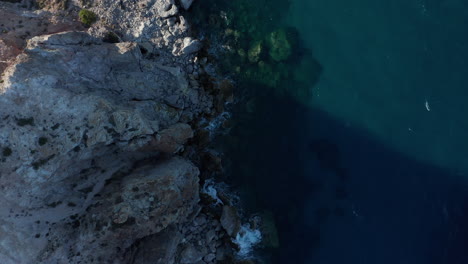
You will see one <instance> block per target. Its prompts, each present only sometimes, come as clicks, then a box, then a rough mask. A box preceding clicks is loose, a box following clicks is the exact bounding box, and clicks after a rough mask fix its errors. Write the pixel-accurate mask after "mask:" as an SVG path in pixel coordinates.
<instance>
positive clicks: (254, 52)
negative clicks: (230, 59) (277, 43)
mask: <svg viewBox="0 0 468 264" xmlns="http://www.w3.org/2000/svg"><path fill="white" fill-rule="evenodd" d="M262 50H263V45H262V42H261V41H257V42H255V43H254V44H253V45H252V47H250V49H249V52H248V58H249V61H250V62H252V63H255V62H258V60H259V59H260V55H261V53H262Z"/></svg>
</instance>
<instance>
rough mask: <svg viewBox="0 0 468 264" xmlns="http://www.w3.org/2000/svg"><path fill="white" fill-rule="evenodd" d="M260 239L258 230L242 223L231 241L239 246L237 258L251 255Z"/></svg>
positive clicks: (260, 235)
mask: <svg viewBox="0 0 468 264" xmlns="http://www.w3.org/2000/svg"><path fill="white" fill-rule="evenodd" d="M261 240H262V234H261V233H260V230H257V229H252V228H250V224H244V225H242V226H241V228H240V230H239V233H237V235H236V238H235V239H233V242H234V243H235V244H236V245H237V246H238V247H239V252H237V254H238V256H239V258H241V259H242V258H248V257H252V256H251V255H252V251H253V249H254V246H255V245H257V244H258V243H260V241H261Z"/></svg>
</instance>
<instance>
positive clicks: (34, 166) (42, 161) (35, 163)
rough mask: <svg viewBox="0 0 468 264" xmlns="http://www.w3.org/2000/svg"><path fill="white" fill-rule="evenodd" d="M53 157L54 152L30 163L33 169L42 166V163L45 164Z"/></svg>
mask: <svg viewBox="0 0 468 264" xmlns="http://www.w3.org/2000/svg"><path fill="white" fill-rule="evenodd" d="M54 157H55V154H54V155H50V156H49V157H47V158H45V159H40V160H38V161H35V162H33V163H32V164H31V165H32V166H33V169H35V170H38V169H39V167H41V166H43V165H44V164H46V163H47V162H48V161H49V160H51V159H53V158H54Z"/></svg>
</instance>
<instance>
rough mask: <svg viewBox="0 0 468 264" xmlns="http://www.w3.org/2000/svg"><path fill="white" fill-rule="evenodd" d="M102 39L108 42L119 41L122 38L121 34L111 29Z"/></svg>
mask: <svg viewBox="0 0 468 264" xmlns="http://www.w3.org/2000/svg"><path fill="white" fill-rule="evenodd" d="M102 41H104V42H106V43H119V42H120V39H119V36H117V34H115V33H114V32H111V31H109V32H107V33H106V35H105V36H104V38H103V39H102Z"/></svg>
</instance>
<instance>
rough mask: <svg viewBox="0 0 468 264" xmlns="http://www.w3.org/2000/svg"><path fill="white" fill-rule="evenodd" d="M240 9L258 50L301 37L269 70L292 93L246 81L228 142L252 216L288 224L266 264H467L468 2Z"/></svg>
mask: <svg viewBox="0 0 468 264" xmlns="http://www.w3.org/2000/svg"><path fill="white" fill-rule="evenodd" d="M208 2H209V1H208ZM217 2H218V3H219V2H223V1H217ZM229 2H230V3H234V4H233V5H234V7H233V6H229V4H225V5H224V6H220V7H219V10H223V9H225V10H228V16H229V14H230V13H229V12H232V13H234V14H233V16H234V17H236V16H237V17H242V18H243V19H242V23H236V19H233V22H231V23H230V24H229V27H231V28H234V29H239V32H241V38H243V42H244V44H239V46H242V45H243V47H244V48H245V49H248V48H249V44H248V43H252V42H254V41H259V40H261V39H262V38H268V36H269V35H268V34H269V32H271V31H274V30H275V28H281V27H285V26H289V27H291V28H293V29H295V30H296V31H297V35H298V36H299V37H298V39H299V41H298V43H299V44H298V45H297V46H296V49H297V50H295V52H294V55H292V56H291V58H290V59H289V60H286V61H281V62H275V61H272V60H271V58H270V59H269V58H268V55H264V56H265V57H264V58H262V59H263V60H264V61H265V62H266V63H267V64H268V63H270V64H271V65H272V66H271V69H273V71H274V72H277V73H278V75H280V79H281V81H278V82H275V84H274V85H271V83H268V82H265V81H264V80H263V79H262V78H263V77H264V76H265V75H264V72H263V73H262V74H257V75H254V76H255V78H250V79H247V80H245V78H244V79H242V78H241V77H240V80H239V85H238V93H239V94H242V95H243V96H245V98H246V100H245V101H243V102H241V103H239V105H238V106H237V107H236V108H235V109H234V110H233V113H234V123H235V125H234V127H233V129H232V130H231V133H230V135H229V136H228V137H226V138H223V139H221V141H222V145H223V146H224V147H225V153H226V155H227V156H228V157H229V159H230V164H231V165H229V166H227V168H228V169H229V171H230V173H231V174H230V175H231V181H232V183H233V184H236V185H237V186H238V187H239V188H240V189H242V190H243V192H244V193H245V195H244V200H246V201H247V205H246V207H247V210H251V211H256V210H269V211H271V212H272V213H273V214H274V216H275V220H276V223H277V228H278V232H279V237H280V247H279V248H277V249H274V250H269V251H268V252H269V257H268V258H267V261H266V263H281V264H283V263H285V264H286V263H298V264H301V263H306V264H308V263H314V264H315V263H318V264H322V263H323V264H325V263H327V264H335V263H353V264H354V263H370V264H376V263H378V264H387V263H388V264H397V263H411V264H433V263H434V264H439V263H447V264H467V263H468V137H467V136H466V135H468V118H466V116H467V115H468V104H467V103H466V102H467V99H468V90H467V89H468V64H467V62H468V2H466V1H462V0H440V1H435V0H393V1H379V0H361V1H349V0H327V1H325V0H309V1H305V0H291V1H268V2H266V1H262V0H257V1H253V0H251V1H248V3H246V2H245V1H242V0H238V1H229ZM223 3H224V2H223ZM276 4H278V6H277V5H276ZM236 5H237V6H242V7H245V6H247V7H250V9H249V8H237V7H236ZM246 10H250V11H246ZM255 18H257V20H256V19H255ZM245 25H251V27H250V28H249V29H246V26H245ZM262 35H265V36H267V37H261V36H262ZM246 43H247V44H246ZM311 57H313V58H312V59H311ZM304 58H307V59H304ZM235 60H236V59H233V61H235ZM304 61H306V62H304ZM310 61H313V62H312V63H311V62H310ZM239 63H244V65H242V69H243V70H244V71H247V70H249V69H251V68H252V69H254V70H255V69H256V70H257V71H262V69H261V67H258V68H255V67H257V66H256V65H254V64H253V63H251V62H239ZM304 64H305V65H308V67H301V66H298V65H304ZM311 65H312V66H311ZM309 66H310V67H309ZM284 68H287V69H289V72H285V71H284ZM298 71H301V72H300V75H301V76H306V78H303V77H301V78H299V79H300V82H299V81H298V78H296V77H295V76H297V75H295V73H296V72H298ZM307 76H308V77H307ZM268 77H270V79H274V77H277V76H274V75H271V74H270V75H268ZM260 252H261V253H263V252H264V251H262V250H260Z"/></svg>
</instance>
